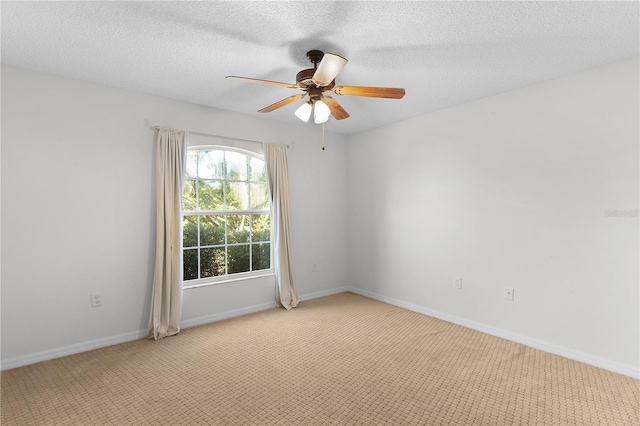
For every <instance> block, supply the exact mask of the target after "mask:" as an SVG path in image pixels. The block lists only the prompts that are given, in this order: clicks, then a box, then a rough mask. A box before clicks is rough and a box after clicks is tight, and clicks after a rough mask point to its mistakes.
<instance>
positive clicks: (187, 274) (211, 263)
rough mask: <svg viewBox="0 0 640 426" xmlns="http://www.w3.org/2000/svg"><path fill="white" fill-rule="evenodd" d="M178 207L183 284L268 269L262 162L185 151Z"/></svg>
mask: <svg viewBox="0 0 640 426" xmlns="http://www.w3.org/2000/svg"><path fill="white" fill-rule="evenodd" d="M182 207H183V226H182V229H183V257H184V270H183V277H184V281H185V284H186V285H188V284H187V281H192V283H191V284H195V283H196V282H195V281H193V280H203V279H211V278H214V277H224V276H229V275H232V274H245V275H251V272H252V271H263V272H264V270H265V269H270V268H271V213H270V211H269V194H268V188H267V173H266V169H265V164H264V161H263V160H262V159H260V158H258V157H256V156H254V155H252V154H248V153H246V152H240V151H235V150H230V149H228V148H227V149H223V148H197V149H189V150H188V151H187V168H186V176H185V182H184V192H183V205H182Z"/></svg>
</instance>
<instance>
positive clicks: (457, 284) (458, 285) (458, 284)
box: [453, 277, 462, 290]
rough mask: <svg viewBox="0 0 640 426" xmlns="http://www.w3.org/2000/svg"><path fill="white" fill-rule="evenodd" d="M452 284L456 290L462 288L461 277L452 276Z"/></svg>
mask: <svg viewBox="0 0 640 426" xmlns="http://www.w3.org/2000/svg"><path fill="white" fill-rule="evenodd" d="M453 286H454V287H455V288H457V289H458V290H462V278H460V277H454V278H453Z"/></svg>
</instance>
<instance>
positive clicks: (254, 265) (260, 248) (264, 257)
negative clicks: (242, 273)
mask: <svg viewBox="0 0 640 426" xmlns="http://www.w3.org/2000/svg"><path fill="white" fill-rule="evenodd" d="M251 256H252V258H251V269H252V270H254V271H258V270H260V269H269V268H270V267H271V244H269V243H260V244H252V245H251Z"/></svg>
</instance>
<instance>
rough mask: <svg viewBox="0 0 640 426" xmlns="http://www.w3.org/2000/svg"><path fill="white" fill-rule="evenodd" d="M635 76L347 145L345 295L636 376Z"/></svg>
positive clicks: (493, 103) (598, 75) (482, 103)
mask: <svg viewBox="0 0 640 426" xmlns="http://www.w3.org/2000/svg"><path fill="white" fill-rule="evenodd" d="M638 75H639V74H638V60H637V58H636V59H633V60H628V61H624V62H621V63H617V64H613V65H609V66H604V67H600V68H597V69H592V70H589V71H586V72H583V73H580V74H575V75H570V76H567V77H564V78H560V79H557V80H554V81H550V82H547V83H543V84H539V85H535V86H531V87H527V88H524V89H521V90H515V91H512V92H508V93H504V94H501V95H498V96H494V97H491V98H486V99H482V100H479V101H477V102H473V103H469V104H465V105H461V106H457V107H453V108H450V109H447V110H443V111H439V112H436V113H432V114H428V115H424V116H421V117H417V118H415V119H411V120H408V121H404V122H401V123H397V124H393V125H389V126H386V127H384V128H380V129H376V130H374V131H370V132H367V133H362V134H358V135H355V136H354V137H352V138H350V140H349V143H348V149H347V151H348V168H349V170H348V179H349V190H348V193H349V220H348V227H349V238H348V244H349V250H348V256H349V272H348V276H349V283H350V285H352V286H355V287H357V288H358V289H360V290H361V291H362V292H363V293H364V294H368V295H375V296H376V297H379V298H381V299H383V300H388V301H392V302H394V303H397V304H401V305H402V304H405V305H412V306H413V307H415V308H417V309H418V310H423V311H427V312H431V313H434V314H437V315H440V316H442V317H446V318H448V319H453V320H457V321H458V322H460V323H464V324H466V325H471V326H475V327H476V328H478V329H484V330H487V331H490V332H494V333H495V334H499V335H500V334H502V335H505V336H510V337H514V338H516V339H520V340H522V341H526V342H528V343H536V344H537V345H538V346H542V347H546V348H549V349H555V351H556V352H560V353H563V354H565V355H568V356H571V357H574V358H580V359H581V360H586V361H593V363H595V364H600V365H603V366H607V367H610V368H612V369H617V370H618V371H621V372H625V373H630V374H635V375H637V372H638V367H639V365H640V363H639V357H640V349H639V338H640V337H639V336H640V329H639V308H638V306H639V297H640V295H639V291H638V287H639V278H638V270H639V265H638V263H639V250H638V237H639V234H638V217H637V209H638V194H639V185H638V176H639V174H638V172H639V167H638V155H639V152H638V141H639V134H638V122H639V118H638V117H639V108H638V93H639V86H638ZM607 209H609V210H614V209H631V210H634V211H635V215H636V217H606V216H605V210H607ZM631 213H632V214H633V213H634V212H633V211H632V212H631ZM454 277H462V278H463V289H462V291H460V290H456V289H455V288H454V286H453V278H454ZM507 286H509V287H514V288H515V300H514V301H513V302H508V301H505V299H504V298H503V290H504V287H507Z"/></svg>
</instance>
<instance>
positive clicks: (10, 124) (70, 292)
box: [1, 66, 346, 368]
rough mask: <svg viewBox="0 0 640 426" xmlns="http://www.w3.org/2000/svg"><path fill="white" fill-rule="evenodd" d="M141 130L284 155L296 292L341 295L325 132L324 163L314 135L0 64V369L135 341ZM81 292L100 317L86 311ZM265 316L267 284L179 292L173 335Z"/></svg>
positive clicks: (148, 239) (146, 275) (141, 316)
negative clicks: (224, 140)
mask: <svg viewBox="0 0 640 426" xmlns="http://www.w3.org/2000/svg"><path fill="white" fill-rule="evenodd" d="M148 124H153V125H162V126H167V127H174V128H181V129H187V130H192V131H198V132H204V133H212V134H216V135H222V136H228V137H235V138H243V139H253V140H259V141H267V142H276V143H285V144H290V145H291V148H290V151H289V168H290V180H291V183H290V184H291V188H290V190H291V199H292V204H291V210H292V215H293V224H292V226H293V230H292V236H293V244H294V273H295V276H296V280H297V286H298V290H299V293H300V294H301V295H302V296H303V299H304V296H305V295H313V294H314V293H315V294H318V293H322V292H330V291H331V290H332V289H336V288H338V287H342V286H344V285H345V282H344V277H345V274H346V269H345V267H346V263H345V259H346V253H345V250H346V214H345V204H346V187H345V184H344V183H345V181H346V165H345V164H346V145H345V143H344V142H345V139H346V138H345V137H344V136H341V135H335V134H331V133H328V134H327V139H328V145H329V149H328V150H327V151H324V152H323V151H321V150H320V142H319V138H320V130H319V128H318V127H315V126H303V125H301V126H293V125H285V124H282V123H277V122H272V121H270V120H266V119H257V118H254V117H250V116H245V115H242V114H236V113H230V112H225V111H221V110H216V109H211V108H206V107H202V106H198V105H193V104H188V103H183V102H177V101H173V100H169V99H164V98H159V97H154V96H148V95H143V94H137V93H132V92H127V91H123V90H118V89H114V88H109V87H104V86H99V85H95V84H91V83H86V82H81V81H77V80H71V79H66V78H60V77H57V76H53V75H47V74H40V73H36V72H31V71H26V70H22V69H19V68H14V67H7V66H2V289H1V291H2V312H1V316H2V323H1V324H2V336H1V338H2V366H3V368H9V367H11V366H16V365H20V364H24V363H28V362H33V361H37V360H40V359H46V358H51V357H54V356H58V355H62V354H65V353H72V352H77V351H79V350H84V349H86V348H88V347H94V346H101V345H105V344H109V343H112V342H117V341H121V340H126V339H133V338H136V337H138V336H140V335H141V332H142V330H145V329H146V326H147V321H148V315H149V299H150V294H151V282H152V279H153V277H152V271H153V261H154V258H155V254H154V250H155V213H154V210H155V149H154V145H155V131H154V130H152V129H151V128H149V126H148ZM314 263H315V264H317V265H318V272H312V270H311V268H312V265H313V264H314ZM90 293H100V294H101V295H102V298H103V306H102V307H99V308H91V306H90V299H89V294H90ZM273 304H274V281H273V278H266V279H264V278H263V279H253V280H249V281H246V282H235V283H229V284H221V285H216V286H210V287H204V288H198V289H189V290H185V292H184V310H183V323H185V324H188V325H193V324H197V323H200V322H203V321H207V320H212V319H216V318H219V317H220V316H221V315H225V314H228V313H229V312H234V313H238V312H245V311H248V310H251V309H255V308H262V307H267V306H270V305H273Z"/></svg>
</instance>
